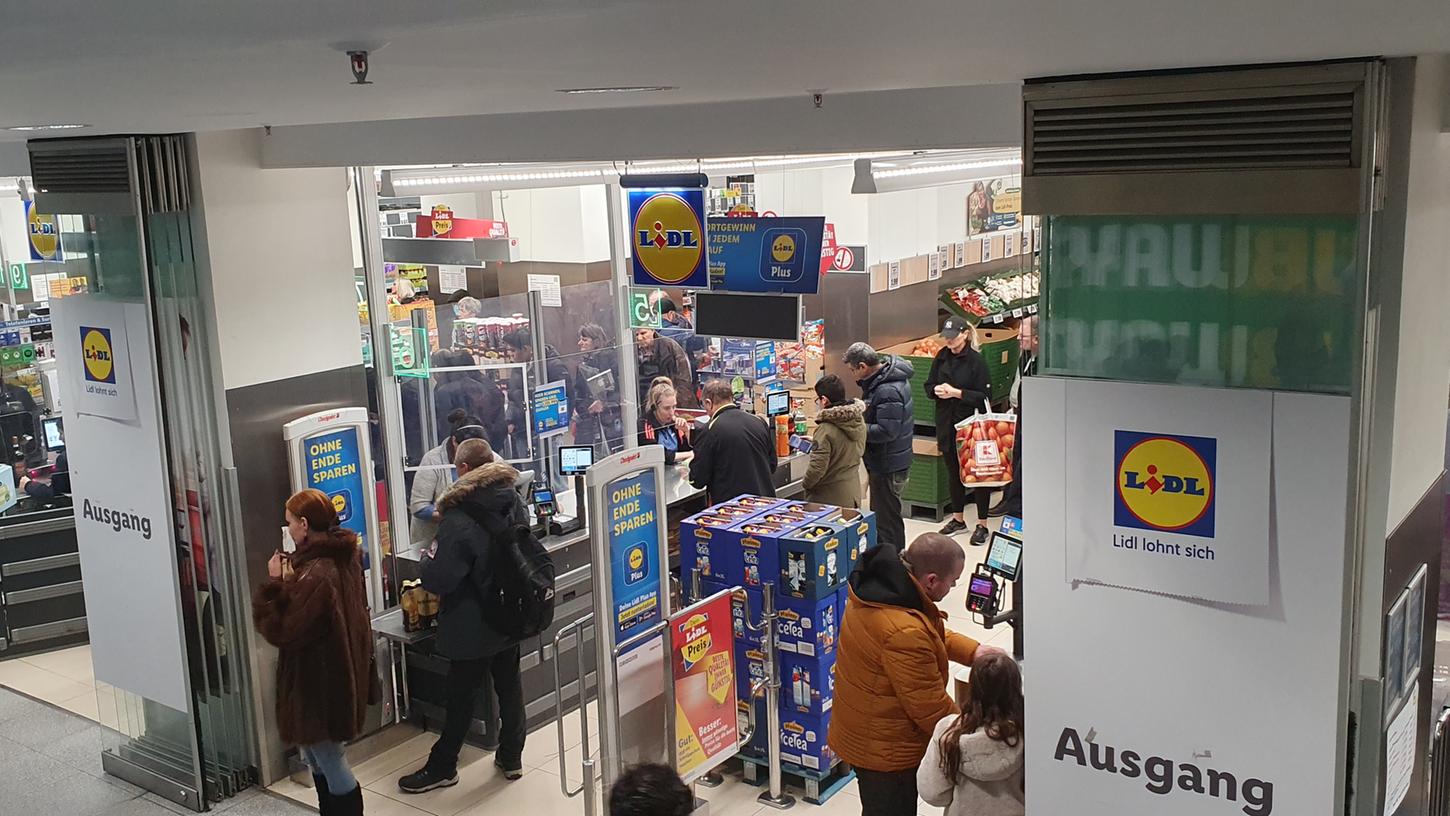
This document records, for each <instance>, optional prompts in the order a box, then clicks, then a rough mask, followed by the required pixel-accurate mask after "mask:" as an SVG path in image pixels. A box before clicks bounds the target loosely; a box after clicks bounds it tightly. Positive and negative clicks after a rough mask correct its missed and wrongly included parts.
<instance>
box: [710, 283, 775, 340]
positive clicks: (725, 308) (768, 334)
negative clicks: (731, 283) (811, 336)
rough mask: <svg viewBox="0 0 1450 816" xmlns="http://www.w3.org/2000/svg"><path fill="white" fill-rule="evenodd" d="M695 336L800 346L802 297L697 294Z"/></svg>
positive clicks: (726, 293)
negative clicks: (772, 341)
mask: <svg viewBox="0 0 1450 816" xmlns="http://www.w3.org/2000/svg"><path fill="white" fill-rule="evenodd" d="M747 327H749V328H747ZM695 333H696V334H698V335H701V336H704V337H733V338H739V339H742V340H780V341H783V342H787V343H799V342H800V338H801V299H800V295H741V294H736V293H733V292H696V293H695Z"/></svg>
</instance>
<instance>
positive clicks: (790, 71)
mask: <svg viewBox="0 0 1450 816" xmlns="http://www.w3.org/2000/svg"><path fill="white" fill-rule="evenodd" d="M0 20H3V21H4V23H3V25H0V77H3V78H4V79H3V83H0V127H10V126H17V125H33V124H45V123H56V122H82V123H87V124H91V125H94V126H95V128H94V129H92V130H90V131H71V132H67V133H66V134H65V135H72V134H74V135H81V134H84V133H87V132H92V133H96V132H100V133H104V132H167V131H190V130H220V129H230V128H239V127H250V126H257V125H268V124H270V125H292V124H311V123H326V122H352V121H362V120H376V119H395V118H413V117H422V116H439V115H462V114H479V113H502V112H524V111H545V110H567V109H578V108H596V107H607V106H625V105H628V106H638V105H641V104H685V103H709V102H717V101H723V100H750V99H762V98H770V97H783V96H794V95H796V94H801V95H804V94H805V93H807V91H809V90H813V89H826V90H827V91H828V94H827V99H828V100H829V98H830V97H829V94H830V92H838V93H839V92H846V91H871V90H888V89H896V88H911V87H935V86H947V85H967V84H977V83H1000V82H1016V81H1018V80H1021V79H1023V78H1025V77H1033V76H1048V75H1058V74H1073V73H1084V72H1101V71H1115V70H1128V69H1144V68H1167V67H1177V66H1197V65H1224V64H1235V63H1249V62H1265V61H1278V60H1308V59H1325V58H1333V57H1344V56H1358V55H1379V54H1388V55H1404V54H1416V53H1428V52H1433V51H1443V50H1446V49H1447V48H1450V3H1447V2H1445V0H1396V2H1392V3H1385V2H1376V1H1375V0H1277V2H1274V3H1272V4H1266V3H1264V2H1262V0H1213V1H1212V2H1204V0H1097V2H1078V3H1069V2H1061V0H1013V2H1009V3H1002V2H992V3H988V2H982V0H912V2H908V3H882V2H876V3H871V2H864V0H732V1H731V2H726V3H720V2H710V3H707V2H701V0H594V1H593V2H590V0H471V1H468V2H464V1H463V0H430V2H426V3H413V2H398V1H397V0H392V1H391V2H387V3H382V2H376V0H347V2H344V1H343V0H310V1H309V2H300V3H299V2H297V0H248V2H245V3H242V2H231V3H198V2H196V0H127V2H125V3H96V2H94V0H47V2H45V3H43V4H39V5H37V4H34V3H22V2H19V1H18V0H0ZM367 41H373V42H382V41H386V42H387V43H388V44H387V45H386V47H384V48H382V49H381V50H379V51H377V52H376V53H375V54H374V55H373V59H372V73H371V76H370V79H372V80H373V82H374V83H375V84H373V85H369V86H352V85H350V84H349V83H350V82H351V78H352V77H351V73H350V70H349V67H348V63H347V58H346V57H345V56H344V55H343V54H342V53H340V52H339V51H337V50H334V46H336V45H337V44H339V43H342V42H353V43H357V42H367ZM602 85H609V86H615V85H672V86H678V90H674V91H669V92H665V93H656V94H649V95H634V94H617V95H587V96H566V95H563V94H559V93H556V92H555V91H556V89H559V88H571V87H594V86H602ZM32 136H34V134H24V133H15V132H9V131H3V130H0V141H3V140H11V141H15V140H23V139H25V138H28V137H32Z"/></svg>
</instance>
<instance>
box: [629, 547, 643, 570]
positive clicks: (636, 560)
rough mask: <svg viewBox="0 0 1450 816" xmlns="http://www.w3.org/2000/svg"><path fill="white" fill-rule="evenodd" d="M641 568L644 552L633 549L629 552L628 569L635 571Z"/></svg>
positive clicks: (639, 549) (638, 548)
mask: <svg viewBox="0 0 1450 816" xmlns="http://www.w3.org/2000/svg"><path fill="white" fill-rule="evenodd" d="M642 566H644V550H643V549H642V548H640V547H635V548H634V549H632V550H630V551H629V568H630V569H636V570H637V569H639V568H640V567H642Z"/></svg>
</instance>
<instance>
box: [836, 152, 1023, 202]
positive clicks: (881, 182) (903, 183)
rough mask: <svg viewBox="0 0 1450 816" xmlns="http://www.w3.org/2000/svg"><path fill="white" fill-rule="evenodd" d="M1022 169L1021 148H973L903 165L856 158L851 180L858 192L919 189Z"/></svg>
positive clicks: (1008, 173) (854, 189)
mask: <svg viewBox="0 0 1450 816" xmlns="http://www.w3.org/2000/svg"><path fill="white" fill-rule="evenodd" d="M1021 172H1022V152H1021V151H1020V150H1010V151H1002V150H998V151H970V152H967V153H958V154H956V155H953V156H944V155H940V154H938V155H936V156H922V157H919V158H918V159H917V160H915V161H911V162H904V163H901V164H900V165H898V164H896V163H891V164H889V165H887V164H886V163H884V162H881V163H878V162H873V161H872V160H870V159H858V160H857V161H856V175H855V177H854V178H853V179H852V182H851V192H852V193H856V194H868V195H869V194H871V193H892V192H898V191H901V190H916V189H921V188H924V187H940V186H944V185H947V184H960V183H962V182H966V181H976V180H979V179H988V178H993V177H996V176H1006V175H1016V174H1018V173H1021Z"/></svg>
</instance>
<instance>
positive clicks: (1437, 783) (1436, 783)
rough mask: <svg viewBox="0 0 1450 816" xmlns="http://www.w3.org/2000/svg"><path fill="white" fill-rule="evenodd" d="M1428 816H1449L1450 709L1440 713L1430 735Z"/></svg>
mask: <svg viewBox="0 0 1450 816" xmlns="http://www.w3.org/2000/svg"><path fill="white" fill-rule="evenodd" d="M1425 812H1426V813H1427V814H1428V816H1450V707H1447V708H1445V709H1444V710H1442V711H1441V712H1440V719H1438V720H1436V721H1435V728H1434V730H1433V732H1432V733H1431V735H1430V807H1429V808H1428V809H1426V811H1425Z"/></svg>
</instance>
